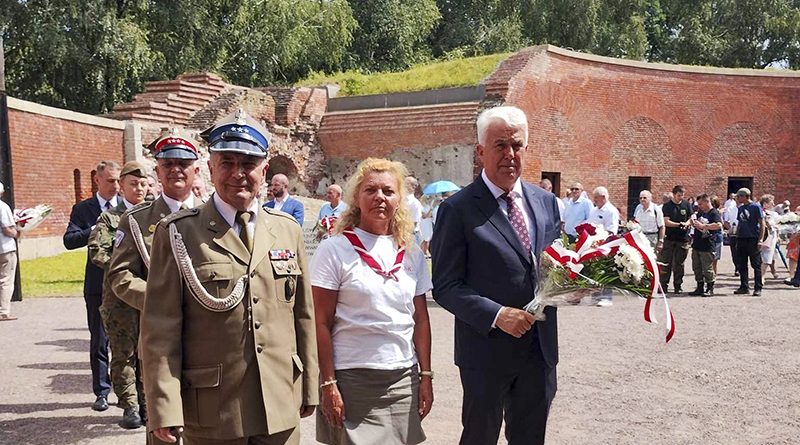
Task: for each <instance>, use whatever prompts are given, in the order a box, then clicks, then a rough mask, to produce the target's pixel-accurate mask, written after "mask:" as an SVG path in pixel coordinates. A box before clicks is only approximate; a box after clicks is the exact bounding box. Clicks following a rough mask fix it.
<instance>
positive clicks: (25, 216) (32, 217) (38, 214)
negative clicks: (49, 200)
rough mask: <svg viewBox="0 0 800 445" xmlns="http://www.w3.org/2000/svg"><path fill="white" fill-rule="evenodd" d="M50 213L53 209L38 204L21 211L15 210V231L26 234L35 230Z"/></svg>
mask: <svg viewBox="0 0 800 445" xmlns="http://www.w3.org/2000/svg"><path fill="white" fill-rule="evenodd" d="M52 211H53V208H52V207H50V206H49V205H45V204H39V205H37V206H36V207H30V208H27V209H22V210H20V209H15V210H14V222H15V223H16V225H17V230H18V231H20V232H28V231H31V230H33V229H35V228H36V226H38V225H39V224H41V223H42V221H44V219H45V218H47V217H48V215H50V212H52Z"/></svg>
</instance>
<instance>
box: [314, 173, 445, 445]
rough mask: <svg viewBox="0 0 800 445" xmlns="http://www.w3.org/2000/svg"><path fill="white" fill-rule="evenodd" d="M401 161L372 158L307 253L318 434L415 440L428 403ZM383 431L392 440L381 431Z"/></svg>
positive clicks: (415, 252)
mask: <svg viewBox="0 0 800 445" xmlns="http://www.w3.org/2000/svg"><path fill="white" fill-rule="evenodd" d="M406 175H407V173H406V169H405V167H404V166H403V164H401V163H399V162H393V161H388V160H385V159H374V158H369V159H366V160H364V161H363V162H361V164H359V166H358V167H357V169H356V172H355V173H354V174H353V176H352V177H351V179H350V181H349V182H348V186H347V192H346V195H345V202H347V204H348V209H347V211H345V212H344V213H343V214H342V216H341V218H340V219H339V221H338V222H337V225H336V230H335V235H334V236H332V237H331V238H329V239H327V240H324V241H323V242H322V243H321V244H320V245H319V247H318V248H317V251H316V252H315V254H314V257H313V258H312V260H311V285H312V286H313V292H314V305H315V313H316V323H317V343H318V348H319V362H320V363H319V365H320V373H321V378H320V380H321V384H320V392H321V400H320V409H319V410H317V440H318V441H320V442H322V443H327V444H375V443H387V444H388V443H392V444H394V443H402V444H417V443H420V442H422V441H424V440H425V434H424V432H423V431H422V424H421V421H422V419H423V418H424V417H425V416H426V415H427V414H428V412H430V409H431V405H432V404H433V383H432V380H433V372H432V371H431V330H430V322H429V319H428V308H427V303H426V299H425V293H426V292H428V291H429V290H431V288H432V285H431V278H430V272H429V271H428V265H427V262H426V260H425V256H424V255H423V254H422V251H421V250H420V249H419V247H417V245H416V243H415V242H414V235H413V224H414V223H413V221H412V220H411V216H410V214H409V212H408V209H407V208H406V205H405V202H406V200H405V195H406V191H405V187H403V180H404V178H405V176H406ZM387 439H389V440H387Z"/></svg>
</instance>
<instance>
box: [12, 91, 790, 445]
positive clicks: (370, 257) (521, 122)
mask: <svg viewBox="0 0 800 445" xmlns="http://www.w3.org/2000/svg"><path fill="white" fill-rule="evenodd" d="M202 135H203V137H204V139H205V141H206V143H207V144H208V150H209V153H210V156H209V160H208V167H209V172H210V176H211V183H212V184H213V186H214V193H213V194H211V195H209V194H208V192H207V191H206V190H205V187H204V184H203V181H198V176H199V166H198V159H199V156H198V150H197V148H196V143H195V142H194V141H192V140H190V139H189V138H185V137H181V136H179V135H178V134H177V133H169V134H165V135H162V136H161V137H159V138H158V139H156V140H155V141H154V142H153V143H152V144H151V145H150V150H151V152H152V153H153V155H154V158H155V161H156V166H155V171H154V172H149V171H148V169H147V168H146V167H145V166H143V165H142V164H140V163H137V162H128V163H126V164H125V165H123V166H119V165H118V164H116V163H114V162H111V161H104V162H101V163H100V164H99V165H98V167H97V174H96V176H95V177H94V181H95V184H96V187H97V193H95V194H94V195H93V196H92V197H91V198H89V199H87V200H84V201H82V202H80V203H78V204H76V205H75V207H74V208H73V210H72V214H71V216H70V222H69V226H68V228H67V232H66V233H65V235H64V245H65V246H66V247H67V248H68V249H76V248H79V247H83V246H87V245H88V255H87V262H86V277H85V286H84V298H85V300H86V310H87V322H88V326H89V332H90V338H91V341H90V357H89V358H90V364H91V366H90V367H91V370H92V383H93V391H94V394H95V402H94V403H93V405H92V409H95V410H98V411H103V410H106V409H108V408H109V403H108V396H109V394H110V392H111V391H112V390H113V391H114V393H115V394H116V398H117V406H118V407H119V408H121V409H122V410H123V415H122V420H121V422H120V425H121V426H122V427H124V428H139V427H141V426H142V425H146V426H147V430H148V434H147V441H148V443H175V442H177V441H179V440H184V441H185V442H186V443H187V444H189V445H192V444H221V443H231V444H246V443H258V444H297V443H299V434H300V433H299V421H300V419H301V418H303V417H308V416H311V415H312V414H313V413H314V412H315V411H316V426H317V429H316V439H317V440H318V441H320V442H322V443H327V444H374V443H387V444H394V443H397V444H416V443H421V442H423V441H425V440H426V436H425V433H424V429H423V420H424V419H425V418H426V416H427V415H428V413H430V411H431V409H432V407H433V405H434V386H433V380H434V375H435V374H434V370H433V369H432V362H431V342H432V339H431V338H432V331H431V325H430V321H429V318H428V309H427V299H426V294H427V293H428V292H431V293H432V295H433V298H434V299H435V300H436V302H437V303H438V304H439V305H440V306H441V307H443V308H444V309H446V310H447V311H449V312H451V313H452V314H453V315H454V316H455V342H454V348H455V362H456V365H457V366H458V367H459V372H460V378H461V385H462V389H463V401H462V402H463V403H462V424H463V430H462V434H461V441H460V443H462V444H476V445H477V444H495V443H497V441H498V438H499V434H500V431H501V426H502V424H503V423H504V422H505V436H506V439H507V441H508V443H509V444H512V445H519V444H542V443H544V439H545V432H546V424H547V418H548V415H549V411H550V405H551V403H552V400H553V398H554V397H555V393H556V387H557V385H556V365H557V363H558V341H557V337H558V333H557V331H558V327H557V311H556V308H554V307H548V308H546V309H545V315H546V316H545V319H544V320H541V321H535V319H534V317H533V315H532V314H530V313H528V312H526V311H525V310H523V309H522V308H523V307H524V306H525V305H526V304H527V303H528V302H529V301H530V300H531V298H532V297H533V295H534V293H535V289H536V280H537V262H538V259H539V258H540V256H541V252H542V251H543V249H545V248H546V247H547V246H549V245H550V244H551V243H552V242H553V241H555V240H556V239H558V238H559V237H561V236H562V233H563V234H565V235H566V236H567V237H568V238H569V239H570V240H572V241H574V240H575V239H576V237H578V235H579V234H578V232H577V229H576V228H577V227H578V226H580V225H581V224H583V223H587V222H588V223H592V224H596V225H598V226H602V227H603V228H604V229H605V230H606V231H608V232H610V233H617V232H618V231H619V230H621V229H622V228H623V227H625V226H626V224H624V223H623V222H621V219H620V214H619V211H618V210H617V208H616V207H615V206H614V205H613V204H612V200H611V197H610V194H609V191H608V189H607V188H606V187H602V186H599V187H596V188H594V189H593V190H592V192H591V197H589V196H588V195H587V193H586V192H585V191H584V189H583V186H582V184H580V183H577V182H576V183H574V184H572V185H571V186H570V188H569V194H568V195H567V197H566V198H565V199H563V200H561V199H558V198H557V197H556V196H555V195H554V194H553V193H552V192H551V191H552V183H550V181H548V180H543V181H542V182H541V183H540V184H539V187H537V186H535V185H532V184H528V183H526V182H523V181H522V180H521V175H522V169H523V166H524V160H525V156H526V154H527V152H528V124H527V117H526V116H525V114H524V112H522V111H521V110H520V109H518V108H515V107H509V106H501V107H495V108H490V109H487V110H485V111H483V112H482V113H481V114H480V115H479V117H478V120H477V140H478V143H477V151H476V153H477V156H478V158H479V160H480V162H481V165H482V166H483V168H482V171H481V173H480V175H479V176H478V177H476V178H475V180H474V182H472V183H471V184H469V185H466V186H465V187H464V188H463V189H461V190H460V191H452V192H447V193H436V194H420V193H419V192H420V187H419V183H418V180H417V179H416V178H415V177H413V176H412V175H410V174H409V172H408V171H407V169H406V167H405V166H404V165H403V164H402V163H400V162H396V161H391V160H387V159H376V158H369V159H366V160H364V161H362V162H361V163H360V164H359V165H358V167H357V168H356V170H355V172H354V173H353V174H352V175H350V177H349V180H348V182H347V184H346V185H345V187H344V188H342V187H341V186H340V185H337V184H332V185H330V186H328V187H327V189H326V195H325V196H326V201H327V202H326V204H325V205H323V206H322V208H321V209H320V211H319V214H318V215H317V225H318V226H324V227H323V229H324V230H322V231H320V238H321V242H320V244H319V247H318V248H317V250H316V252H315V253H314V255H313V257H311V258H310V259H309V258H306V253H305V249H304V240H303V232H302V228H301V227H302V224H303V222H304V211H305V209H304V208H303V204H302V203H301V202H300V201H298V200H296V199H294V198H293V197H291V196H290V195H289V193H288V190H289V182H288V179H287V177H286V176H284V175H281V174H276V175H274V176H273V177H272V178H271V182H270V184H269V186H268V187H266V194H265V195H263V196H262V194H261V191H262V186H265V182H266V175H267V170H268V168H269V163H268V154H269V140H268V132H267V130H266V129H265V128H264V127H263V126H262V125H261V124H259V123H257V122H255V121H254V120H253V119H251V118H250V117H249V116H247V115H246V114H245V113H243V112H241V111H240V112H239V113H237V114H236V115H234V116H229V117H226V118H224V119H222V120H220V121H219V122H217V123H216V124H214V126H212V128H210V129H208V130H207V131H205V132H203V134H202ZM685 194H686V191H685V189H684V188H683V187H682V186H676V187H675V188H674V189H673V190H672V192H671V193H670V194H669V195H668V196H666V197H665V200H664V202H663V204H662V205H658V204H656V203H654V202H653V196H652V194H651V192H650V191H647V190H643V191H642V192H641V193H640V204H639V205H638V206H637V208H636V209H635V211H634V217H635V219H636V221H637V223H638V224H639V226H640V228H641V230H642V232H643V233H644V235H645V236H646V237H647V239H648V240H649V241H650V243H651V245H652V247H653V249H654V250H655V251H656V252H658V259H659V262H661V263H662V274H661V286H662V288H663V289H664V290H665V291H666V290H668V289H670V290H671V291H672V293H680V292H682V285H683V272H684V262H685V260H686V258H687V257H688V253H689V251H690V250H691V252H692V264H693V271H694V276H695V281H696V282H697V288H696V289H695V290H694V291H693V292H691V293H690V295H702V296H710V295H713V293H714V290H715V289H714V284H715V272H716V262H717V261H718V260H719V257H720V255H721V251H722V249H721V246H722V244H723V239H724V235H723V232H727V234H726V235H725V238H727V239H730V240H732V242H731V244H732V249H733V252H734V254H735V259H736V264H737V271H738V274H739V275H740V278H741V280H742V281H741V283H742V284H741V287H740V288H739V289H737V291H736V292H735V293H745V292H749V289H750V287H749V272H748V270H749V269H748V262H749V266H750V267H752V268H753V269H754V275H755V278H754V284H753V292H754V295H760V293H761V289H762V287H763V286H762V283H761V280H762V274H763V272H764V270H762V263H764V264H769V262H770V261H768V260H770V259H774V256H772V257H765V256H764V255H766V250H769V249H773V250H774V248H775V246H776V244H775V241H774V238H773V239H772V240H770V239H769V236H771V235H769V233H770V230H771V229H770V227H774V226H773V224H774V222H773V221H774V216H773V215H772V214H773V213H776V210H775V206H774V202H773V201H774V199H772V198H771V197H769V196H765V197H762V199H761V200H760V202H759V203H755V202H753V201H752V199H751V196H750V195H751V193H750V191H749V190H747V189H741V190H739V191H738V192H737V193H736V194H735V201H736V204H735V205H734V206H733V207H729V204H727V203H725V204H722V203H720V202H719V200H718V199H716V197H710V196H708V195H706V194H700V195H699V196H697V197H696V199H695V201H694V204H692V203H690V202H689V201H688V200H686V199H684V198H685ZM418 196H419V197H418ZM787 207H788V204H782V207H781V208H783V209H785V208H787ZM731 209H734V210H731ZM0 217H4V215H3V209H2V208H0ZM4 234H5V235H6V236H11V237H13V236H15V234H14V233H13V232H10V233H7V232H6V230H5V229H4ZM770 246H771V247H770ZM4 253H5V252H0V261H2V256H1V255H3V254H4ZM428 258H430V264H431V266H432V267H429V262H428ZM762 260H763V261H762ZM0 266H2V264H0ZM670 280H671V284H672V287H671V288H669V284H670ZM0 297H3V298H5V297H4V296H3V295H0ZM3 301H4V300H3ZM598 304H599V305H603V306H608V305H610V304H611V299H610V297H609V298H600V299H599V300H598ZM0 316H3V314H2V313H0ZM6 316H7V314H6ZM109 348H110V357H109Z"/></svg>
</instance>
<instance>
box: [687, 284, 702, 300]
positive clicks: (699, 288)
mask: <svg viewBox="0 0 800 445" xmlns="http://www.w3.org/2000/svg"><path fill="white" fill-rule="evenodd" d="M700 295H703V283H697V287H696V288H695V289H694V290H693V291H691V292H689V296H690V297H699V296H700Z"/></svg>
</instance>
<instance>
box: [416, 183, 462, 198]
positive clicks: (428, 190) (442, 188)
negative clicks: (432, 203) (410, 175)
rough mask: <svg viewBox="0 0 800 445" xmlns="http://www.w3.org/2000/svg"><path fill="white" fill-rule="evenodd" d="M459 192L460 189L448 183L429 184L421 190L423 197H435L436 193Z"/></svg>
mask: <svg viewBox="0 0 800 445" xmlns="http://www.w3.org/2000/svg"><path fill="white" fill-rule="evenodd" d="M457 190H460V187H459V186H457V185H455V184H453V183H452V182H450V181H436V182H431V183H430V184H428V185H427V186H425V188H424V189H423V190H422V193H423V194H425V195H436V194H438V193H447V192H455V191H457Z"/></svg>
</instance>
